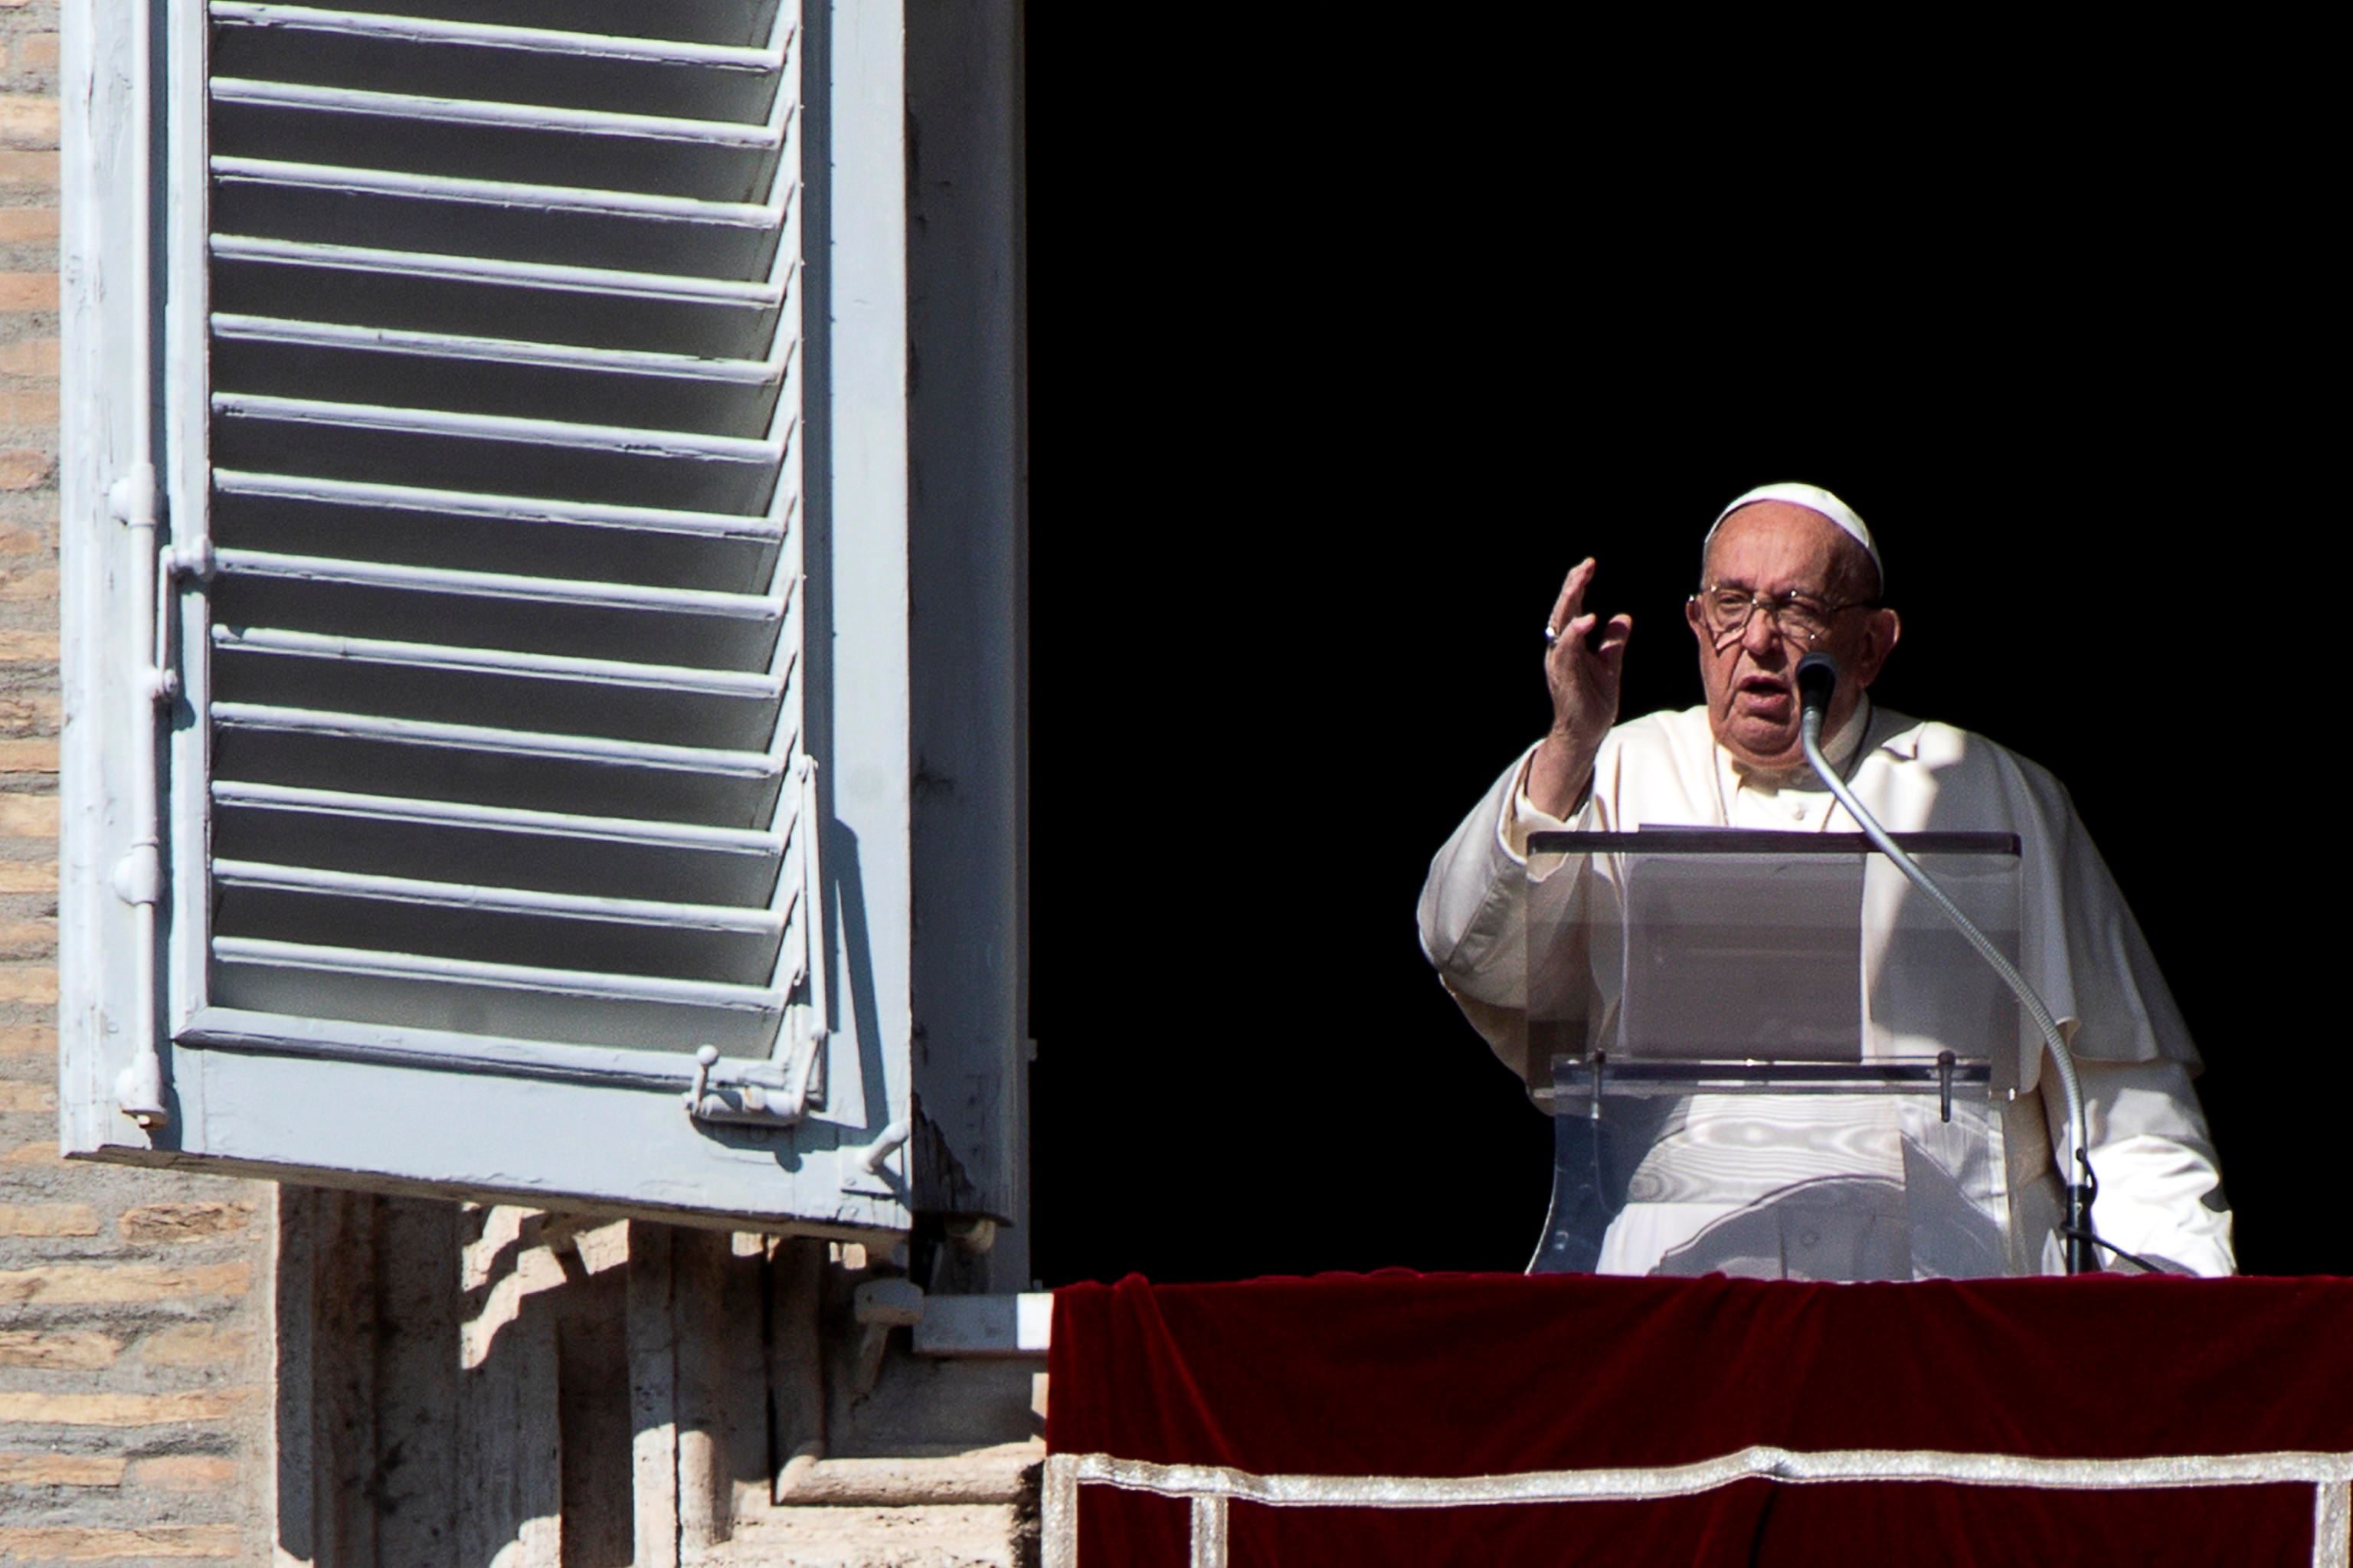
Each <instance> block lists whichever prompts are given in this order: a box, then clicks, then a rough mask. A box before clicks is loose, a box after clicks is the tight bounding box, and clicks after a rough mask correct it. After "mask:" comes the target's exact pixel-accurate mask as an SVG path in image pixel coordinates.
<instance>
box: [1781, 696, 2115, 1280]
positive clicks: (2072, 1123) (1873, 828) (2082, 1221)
mask: <svg viewBox="0 0 2353 1568" xmlns="http://www.w3.org/2000/svg"><path fill="white" fill-rule="evenodd" d="M1797 675H1798V693H1799V702H1800V703H1801V704H1802V705H1803V706H1802V708H1801V709H1800V711H1799V717H1798V738H1799V742H1800V743H1801V744H1802V745H1803V746H1804V747H1805V748H1806V761H1807V762H1808V763H1809V764H1810V765H1811V766H1812V768H1813V770H1814V772H1815V773H1816V774H1818V775H1819V776H1820V779H1821V781H1822V782H1823V783H1824V784H1826V785H1828V786H1829V787H1830V792H1831V795H1832V796H1834V797H1835V798H1836V799H1837V800H1838V803H1839V804H1840V805H1841V806H1844V807H1845V808H1846V810H1847V814H1848V815H1849V816H1852V818H1853V819H1854V820H1855V821H1857V822H1860V823H1861V824H1862V831H1863V833H1864V835H1865V836H1866V837H1868V838H1869V839H1870V840H1871V842H1872V843H1873V845H1874V846H1875V847H1876V848H1877V849H1878V851H1879V853H1882V854H1883V855H1885V856H1886V857H1887V858H1888V859H1889V860H1890V861H1892V862H1894V865H1895V869H1896V870H1898V871H1900V872H1902V873H1903V874H1905V878H1906V879H1908V880H1909V881H1910V882H1911V884H1912V885H1913V886H1915V887H1916V888H1918V889H1919V890H1920V891H1921V892H1922V893H1923V894H1925V895H1926V896H1927V899H1928V902H1929V903H1931V904H1934V905H1935V906H1936V908H1937V909H1938V910H1939V911H1940V912H1941V913H1942V914H1943V915H1944V916H1945V918H1947V920H1950V921H1951V922H1952V923H1953V925H1954V927H1955V928H1956V929H1957V930H1958V931H1959V932H1960V934H1961V935H1962V936H1963V937H1965V938H1968V944H1969V946H1970V947H1972V948H1976V949H1977V952H1978V957H1979V958H1981V959H1985V961H1986V962H1987V963H1989V964H1990V965H1992V966H1993V971H1994V973H1996V974H1998V975H2000V977H2001V980H2002V983H2003V984H2004V985H2007V986H2008V987H2010V991H2011V993H2012V994H2013V995H2015V996H2016V997H2017V998H2018V1001H2019V1005H2020V1006H2021V1007H2023V1008H2025V1009H2026V1012H2027V1016H2028V1017H2030V1018H2031V1019H2033V1020H2034V1026H2035V1027H2036V1028H2037V1029H2039V1030H2041V1031H2042V1044H2043V1047H2044V1049H2045V1050H2047V1051H2048V1052H2049V1053H2050V1055H2051V1065H2052V1070H2053V1071H2054V1072H2055V1073H2056V1074H2057V1075H2058V1078H2059V1093H2060V1097H2061V1098H2062V1099H2063V1101H2064V1102H2065V1103H2066V1109H2067V1131H2068V1139H2069V1141H2070V1142H2071V1143H2072V1144H2073V1147H2072V1148H2071V1149H2069V1150H2068V1151H2067V1157H2066V1159H2065V1160H2063V1161H2062V1162H2061V1165H2060V1170H2059V1182H2060V1185H2061V1187H2062V1188H2063V1189H2064V1190H2065V1192H2066V1219H2065V1222H2064V1224H2063V1225H2062V1226H2061V1228H2060V1233H2059V1234H2060V1238H2061V1242H2062V1245H2063V1249H2064V1255H2065V1259H2066V1266H2067V1272H2068V1273H2070V1274H2090V1273H2092V1272H2093V1271H2094V1269H2095V1268H2096V1267H2097V1264H2096V1262H2095V1261H2094V1254H2093V1251H2092V1200H2093V1198H2094V1197H2095V1196H2096V1195H2097V1194H2098V1192H2099V1183H2098V1182H2097V1181H2094V1179H2093V1176H2092V1160H2091V1155H2090V1153H2089V1150H2090V1148H2091V1142H2092V1135H2091V1121H2090V1118H2089V1117H2088V1116H2087V1115H2086V1114H2085V1112H2084V1086H2083V1084H2082V1082H2081V1081H2080V1080H2079V1079H2078V1078H2077V1077H2076V1075H2075V1056H2074V1053H2073V1052H2071V1051H2069V1050H2068V1049H2067V1042H2066V1041H2065V1040H2064V1039H2063V1038H2062V1037H2061V1035H2060V1033H2059V1025H2058V1022H2056V1021H2055V1020H2053V1019H2052V1016H2051V1010H2050V1009H2049V1008H2048V1007H2045V1006H2044V1005H2043V1003H2042V998H2041V997H2039V996H2037V995H2035V994H2034V988H2033V987H2032V986H2030V985H2028V984H2027V983H2026V980H2025V979H2024V977H2023V976H2021V975H2020V973H2019V972H2018V970H2017V969H2015V968H2013V967H2012V966H2011V964H2010V960H2009V959H2006V958H2004V957H2002V954H2001V949H2000V948H1997V947H1995V946H1994V945H1993V944H1992V943H1991V942H1989V941H1988V940H1987V939H1986V935H1985V933H1984V932H1982V931H1980V930H1978V928H1977V926H1976V925H1975V924H1974V923H1973V922H1972V921H1971V920H1970V919H1969V917H1968V916H1966V915H1964V914H1962V913H1961V910H1960V906H1958V905H1957V904H1955V903H1954V902H1953V901H1952V900H1951V899H1950V898H1949V897H1947V896H1946V894H1945V890H1944V889H1943V888H1941V887H1939V886H1937V885H1936V882H1935V881H1934V880H1933V879H1932V878H1930V876H1929V875H1928V874H1927V873H1926V872H1925V871H1923V870H1921V869H1920V866H1919V863H1917V862H1916V861H1915V860H1914V859H1913V858H1912V857H1911V856H1910V855H1908V854H1906V853H1904V850H1903V848H1902V847H1901V846H1900V845H1898V844H1897V843H1896V842H1895V841H1894V839H1893V838H1890V837H1889V836H1888V833H1887V830H1886V829H1885V828H1883V827H1881V826H1880V825H1879V819H1878V818H1876V817H1874V816H1873V815H1872V814H1871V813H1870V811H1868V810H1865V809H1864V808H1863V804H1862V801H1860V800H1856V799H1855V798H1854V791H1853V790H1852V789H1848V788H1847V786H1846V780H1845V779H1841V778H1840V777H1839V776H1838V770H1837V769H1836V768H1832V767H1831V764H1830V759H1829V758H1826V757H1824V756H1823V755H1822V719H1823V716H1824V715H1825V714H1826V713H1827V712H1828V711H1829V708H1830V705H1831V693H1832V692H1834V691H1836V690H1837V688H1838V677H1839V669H1838V663H1837V662H1836V661H1835V660H1833V659H1831V657H1830V656H1829V655H1828V654H1826V653H1809V654H1807V655H1806V656H1805V657H1804V658H1802V659H1800V660H1799V661H1798V672H1797ZM2079 1171H2080V1172H2081V1173H2082V1175H2081V1180H2077V1179H2076V1177H2077V1172H2079Z"/></svg>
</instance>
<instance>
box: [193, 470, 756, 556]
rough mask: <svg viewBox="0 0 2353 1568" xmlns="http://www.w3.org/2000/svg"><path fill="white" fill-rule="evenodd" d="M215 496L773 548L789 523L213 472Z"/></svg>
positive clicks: (718, 514)
mask: <svg viewBox="0 0 2353 1568" xmlns="http://www.w3.org/2000/svg"><path fill="white" fill-rule="evenodd" d="M213 489H214V490H215V492H216V493H219V494H224V495H249V496H259V497H267V498H270V499H274V500H280V501H296V502H309V503H316V504H318V505H322V506H359V507H372V508H379V509H382V510H385V511H393V512H420V513H432V514H441V515H445V516H450V517H472V518H482V519H486V520H490V521H495V522H501V523H544V524H565V525H567V526H574V527H582V528H618V529H628V530H632V531H638V532H644V533H654V534H684V535H700V536H704V537H711V538H730V539H764V540H775V539H777V538H780V537H782V536H783V534H784V531H785V530H784V520H783V519H782V518H781V517H778V516H776V515H774V514H762V515H758V516H744V515H739V514H733V513H727V512H690V511H684V510H681V509H680V508H677V507H668V506H614V505H604V504H599V503H595V502H584V501H559V500H556V499H554V498H552V497H543V496H526V495H491V494H486V493H482V492H480V491H470V490H436V489H433V488H431V487H429V486H426V485H417V484H372V483H366V482H361V481H357V480H339V479H321V478H318V477H316V476H314V475H309V474H286V473H251V472H246V471H240V470H236V469H226V468H216V469H215V470H214V471H213Z"/></svg>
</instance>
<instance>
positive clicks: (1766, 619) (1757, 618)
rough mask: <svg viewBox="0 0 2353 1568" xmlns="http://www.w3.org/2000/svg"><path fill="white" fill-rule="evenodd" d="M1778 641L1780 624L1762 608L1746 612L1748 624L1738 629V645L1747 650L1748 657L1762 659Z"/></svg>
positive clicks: (1779, 639) (1779, 638)
mask: <svg viewBox="0 0 2353 1568" xmlns="http://www.w3.org/2000/svg"><path fill="white" fill-rule="evenodd" d="M1779 641H1781V623H1780V622H1779V621H1778V620H1775V619H1773V617H1772V616H1770V615H1767V613H1766V612H1765V611H1764V609H1762V608H1752V609H1750V610H1749V612H1748V624H1747V625H1746V626H1744V627H1742V628H1741V629H1740V645H1741V646H1742V647H1743V648H1746V650H1748V656H1749V657H1750V658H1752V659H1762V658H1763V657H1765V655H1766V654H1767V653H1770V652H1772V651H1773V649H1774V647H1775V645H1776V644H1778V642H1779Z"/></svg>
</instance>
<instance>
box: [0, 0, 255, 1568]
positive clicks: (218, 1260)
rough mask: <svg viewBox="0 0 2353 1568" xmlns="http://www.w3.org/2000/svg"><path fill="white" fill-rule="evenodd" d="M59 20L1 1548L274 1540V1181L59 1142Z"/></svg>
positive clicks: (47, 191)
mask: <svg viewBox="0 0 2353 1568" xmlns="http://www.w3.org/2000/svg"><path fill="white" fill-rule="evenodd" d="M57 26H58V23H57V12H56V6H55V5H54V3H53V0H0V1563H151V1562H152V1563H186V1562H188V1561H190V1560H205V1559H214V1560H224V1561H233V1562H243V1563H261V1562H267V1561H268V1560H269V1529H268V1526H267V1522H266V1520H265V1507H266V1500H267V1498H268V1495H269V1493H268V1481H269V1476H268V1474H267V1454H268V1451H269V1450H268V1444H267V1428H268V1422H269V1396H268V1393H267V1390H268V1387H269V1364H270V1343H269V1324H268V1321H267V1318H266V1316H265V1314H266V1312H267V1310H268V1296H269V1292H268V1290H267V1288H266V1287H267V1283H268V1258H269V1244H268V1236H269V1226H270V1223H271V1213H272V1211H271V1202H270V1196H269V1190H268V1189H267V1188H266V1187H263V1186H259V1185H257V1184H253V1183H247V1182H234V1181H223V1180H220V1179H217V1178H209V1177H197V1176H183V1175H178V1174H175V1173H171V1172H164V1171H132V1170H125V1169H120V1168H114V1167H100V1166H90V1165H84V1164H79V1163H77V1164H74V1165H71V1166H69V1165H68V1164H67V1163H66V1162H65V1161H63V1160H60V1159H58V1152H57V1132H56V1119H57V1099H56V1093H55V1089H54V1083H55V1079H56V1075H57V1028H56V1011H57V881H58V866H57V825H58V797H57V786H58V728H59V726H60V724H61V723H62V720H63V715H62V714H61V712H60V711H59V705H58V618H57V590H58V556H57V546H58V490H57V424H58V276H57V238H58V151H57V148H58V100H57V79H58V34H57Z"/></svg>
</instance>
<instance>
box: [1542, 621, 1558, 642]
mask: <svg viewBox="0 0 2353 1568" xmlns="http://www.w3.org/2000/svg"><path fill="white" fill-rule="evenodd" d="M1559 641H1560V628H1559V627H1557V626H1555V625H1553V624H1552V623H1551V622H1550V621H1546V623H1545V646H1546V647H1547V648H1550V647H1553V646H1554V645H1556V643H1558V642H1559Z"/></svg>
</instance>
